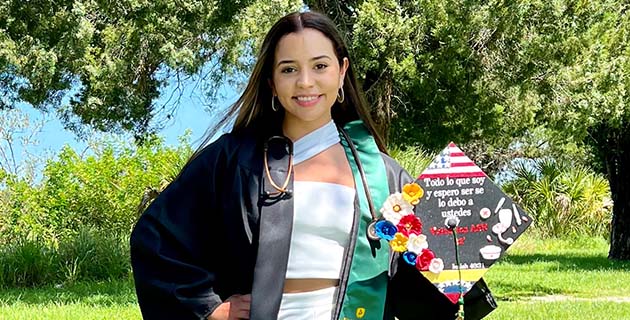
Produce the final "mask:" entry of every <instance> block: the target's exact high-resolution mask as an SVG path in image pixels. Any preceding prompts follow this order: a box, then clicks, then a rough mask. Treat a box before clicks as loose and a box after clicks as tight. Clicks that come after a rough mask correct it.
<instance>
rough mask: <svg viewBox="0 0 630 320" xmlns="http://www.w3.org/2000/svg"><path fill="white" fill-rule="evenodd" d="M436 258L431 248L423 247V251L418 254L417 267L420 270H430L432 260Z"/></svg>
mask: <svg viewBox="0 0 630 320" xmlns="http://www.w3.org/2000/svg"><path fill="white" fill-rule="evenodd" d="M433 258H435V253H433V251H431V250H429V249H423V250H422V253H420V254H419V255H418V260H417V261H416V268H417V269H418V270H420V271H428V270H429V265H430V264H431V261H432V260H433Z"/></svg>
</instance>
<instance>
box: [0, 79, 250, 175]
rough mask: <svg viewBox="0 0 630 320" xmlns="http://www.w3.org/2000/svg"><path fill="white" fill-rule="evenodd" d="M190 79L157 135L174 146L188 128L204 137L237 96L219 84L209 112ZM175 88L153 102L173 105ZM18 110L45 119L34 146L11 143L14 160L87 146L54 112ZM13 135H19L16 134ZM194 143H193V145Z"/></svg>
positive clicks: (33, 118) (25, 107) (194, 138)
mask: <svg viewBox="0 0 630 320" xmlns="http://www.w3.org/2000/svg"><path fill="white" fill-rule="evenodd" d="M193 81H194V80H190V82H189V83H185V84H184V86H183V88H184V89H183V90H182V92H181V98H180V99H179V102H178V103H179V104H178V106H177V112H176V113H175V116H174V117H173V118H172V119H171V120H170V121H169V122H168V123H166V126H165V127H164V129H162V130H161V131H160V132H159V135H160V136H161V137H163V138H164V139H165V142H166V144H167V145H171V146H172V145H176V144H177V143H178V138H179V137H180V136H182V135H184V133H185V132H186V130H188V129H190V130H191V141H192V142H193V144H194V143H195V142H197V140H199V139H200V138H201V137H202V136H203V134H204V132H205V131H206V129H207V128H208V127H210V126H213V125H214V124H215V123H216V121H217V119H216V117H214V116H213V114H222V112H221V110H223V109H225V108H226V107H227V106H229V105H230V104H231V103H233V102H234V101H235V100H236V99H237V98H238V96H237V93H236V91H235V90H234V89H233V88H227V87H222V88H221V89H220V94H221V97H222V98H221V99H219V101H217V103H216V106H215V108H214V109H213V111H212V112H211V111H209V110H208V107H207V105H206V104H207V102H206V99H205V98H204V92H203V89H202V88H201V86H195V85H194V83H193ZM175 90H176V87H175V85H174V84H171V85H169V86H167V87H166V88H164V90H162V94H161V96H160V99H158V100H157V101H156V105H157V106H160V107H161V106H163V105H165V103H166V109H170V108H171V107H173V106H174V103H175V102H174V101H175V100H177V99H175V98H172V99H171V100H170V102H168V100H169V97H171V95H172V94H173V93H174V94H175V97H176V96H177V95H178V94H179V91H175ZM18 109H20V110H21V111H23V112H25V113H26V114H27V115H28V117H29V119H30V120H31V122H36V121H37V120H40V121H41V120H42V119H45V120H44V121H45V124H44V125H43V127H42V130H41V132H40V133H38V134H37V135H36V136H35V138H36V140H38V143H37V144H36V145H29V146H28V148H27V150H23V149H22V148H21V147H20V146H19V144H18V143H14V145H15V147H16V149H15V154H16V160H17V161H18V162H20V161H23V160H24V157H25V151H27V152H28V153H29V154H30V155H32V156H35V157H36V158H38V159H40V160H41V159H43V158H46V157H50V156H54V155H56V154H57V153H58V152H59V151H60V150H61V148H62V147H63V146H64V145H69V146H70V147H72V148H73V149H75V150H77V151H79V152H80V151H81V150H83V149H85V148H86V143H85V141H81V140H80V139H78V138H77V136H76V135H75V134H74V133H73V132H71V131H68V130H65V129H64V128H63V125H62V123H61V122H60V121H59V119H58V118H57V117H56V116H55V114H54V112H50V113H49V114H47V115H45V114H43V113H42V112H40V111H39V110H36V109H34V108H33V107H31V106H30V105H26V104H20V105H18ZM16 135H17V136H18V137H19V136H20V134H19V133H18V134H16ZM0 143H1V142H0ZM194 145H195V146H196V144H194ZM0 148H6V144H4V143H3V144H0ZM38 167H39V168H38V169H41V165H40V166H38Z"/></svg>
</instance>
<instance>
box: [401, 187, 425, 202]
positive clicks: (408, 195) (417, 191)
mask: <svg viewBox="0 0 630 320" xmlns="http://www.w3.org/2000/svg"><path fill="white" fill-rule="evenodd" d="M402 191H403V193H402V195H403V198H405V200H407V202H409V203H410V204H412V205H414V206H415V205H416V204H418V202H420V198H422V196H423V195H424V190H422V187H420V185H419V184H417V183H415V182H414V183H408V184H406V185H404V186H403V189H402Z"/></svg>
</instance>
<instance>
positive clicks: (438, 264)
mask: <svg viewBox="0 0 630 320" xmlns="http://www.w3.org/2000/svg"><path fill="white" fill-rule="evenodd" d="M442 270H444V261H442V259H440V258H433V259H432V260H431V263H430V264H429V271H431V272H432V273H435V274H438V273H440V272H442Z"/></svg>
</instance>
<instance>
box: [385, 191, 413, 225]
mask: <svg viewBox="0 0 630 320" xmlns="http://www.w3.org/2000/svg"><path fill="white" fill-rule="evenodd" d="M412 210H413V206H411V204H409V202H407V201H406V200H405V199H404V198H403V196H402V194H400V192H396V193H394V194H392V195H390V196H389V197H387V200H385V203H384V204H383V207H382V208H381V213H382V214H383V217H384V218H385V219H386V220H387V221H389V222H391V223H393V224H394V225H397V224H398V222H400V219H401V218H402V217H404V216H406V215H409V214H413V211H412Z"/></svg>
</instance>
